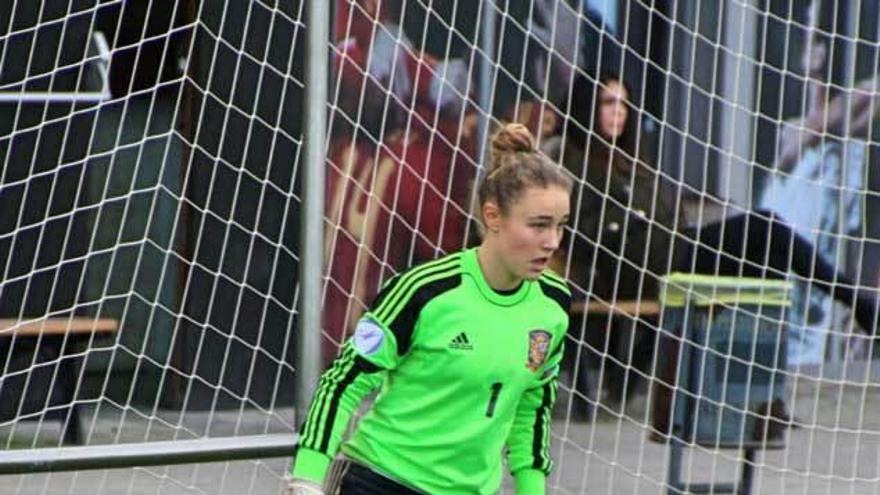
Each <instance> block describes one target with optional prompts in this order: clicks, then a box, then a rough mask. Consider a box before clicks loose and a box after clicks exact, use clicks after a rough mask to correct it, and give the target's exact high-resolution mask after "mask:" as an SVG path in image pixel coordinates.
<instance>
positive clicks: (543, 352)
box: [526, 330, 551, 371]
mask: <svg viewBox="0 0 880 495" xmlns="http://www.w3.org/2000/svg"><path fill="white" fill-rule="evenodd" d="M550 338H551V335H550V332H547V331H545V330H532V331H531V332H529V360H528V362H527V363H526V368H528V369H530V370H532V371H538V369H539V368H540V367H541V366H543V364H544V361H545V360H546V359H547V351H549V350H550Z"/></svg>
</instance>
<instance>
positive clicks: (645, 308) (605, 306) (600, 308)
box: [571, 299, 660, 318]
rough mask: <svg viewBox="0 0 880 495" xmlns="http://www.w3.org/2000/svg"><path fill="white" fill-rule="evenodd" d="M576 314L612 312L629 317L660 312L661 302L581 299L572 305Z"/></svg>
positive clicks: (655, 314)
mask: <svg viewBox="0 0 880 495" xmlns="http://www.w3.org/2000/svg"><path fill="white" fill-rule="evenodd" d="M571 312H572V313H574V314H589V315H593V314H612V315H614V316H626V317H629V318H635V317H640V316H641V317H644V316H650V317H655V316H658V315H659V314H660V303H659V302H658V301H652V300H635V301H631V300H626V301H613V302H612V301H599V300H596V299H594V300H591V301H589V302H587V301H579V302H576V303H573V304H572V305H571Z"/></svg>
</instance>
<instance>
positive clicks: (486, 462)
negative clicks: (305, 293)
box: [288, 124, 572, 495]
mask: <svg viewBox="0 0 880 495" xmlns="http://www.w3.org/2000/svg"><path fill="white" fill-rule="evenodd" d="M491 145H492V154H491V159H490V163H489V165H488V169H487V173H486V176H485V178H484V179H483V182H482V184H481V185H480V188H479V199H480V213H481V217H482V222H483V227H484V236H483V241H482V244H481V245H480V246H479V247H477V248H473V249H468V250H465V251H461V252H457V253H455V254H451V255H449V256H446V257H443V258H440V259H438V260H435V261H432V262H429V263H426V264H423V265H420V266H416V267H414V268H411V269H409V270H408V271H406V272H403V273H401V274H399V275H397V276H395V277H393V278H391V279H390V280H388V281H387V282H386V283H385V285H384V287H383V288H382V290H381V291H380V293H379V295H378V296H377V297H376V299H375V301H373V303H372V305H371V306H370V309H369V310H368V311H367V312H366V313H365V314H364V316H363V317H362V318H361V319H360V321H359V322H358V324H357V327H356V329H355V332H354V336H353V337H352V338H351V339H350V340H349V341H348V342H347V343H346V344H345V346H344V347H343V350H342V352H341V354H340V356H339V357H338V358H337V359H336V360H335V361H334V362H333V364H332V365H331V366H330V367H329V368H328V369H327V371H326V372H325V373H324V374H323V376H322V377H321V380H320V383H319V384H318V388H317V391H316V392H315V396H314V398H313V399H312V405H311V407H310V409H309V411H308V414H307V417H306V420H305V423H304V424H303V426H302V428H301V430H300V442H299V445H298V448H297V453H296V458H295V462H294V465H293V473H292V477H293V480H292V481H291V483H290V485H289V487H288V488H289V489H288V493H291V494H297V495H299V494H322V493H324V491H323V488H322V485H323V484H324V481H325V477H326V474H327V471H328V468H329V466H330V464H331V461H332V459H333V458H334V456H335V455H336V453H337V451H339V450H340V449H341V451H342V454H343V456H344V457H345V463H344V468H343V474H342V475H341V482H340V486H339V493H341V494H342V495H367V494H376V495H379V494H382V495H388V494H413V493H429V494H443V495H455V494H462V495H464V494H468V495H472V494H491V493H496V492H498V490H499V488H500V486H501V481H502V461H503V459H502V455H503V452H505V451H506V452H507V461H508V462H507V464H508V467H509V468H510V472H511V473H512V475H513V478H514V481H515V485H516V493H517V494H518V495H540V494H543V493H545V478H546V476H547V474H548V473H549V471H550V469H551V466H552V463H551V460H550V457H549V441H550V421H551V419H550V413H551V408H552V407H553V402H554V399H555V398H556V379H557V373H558V369H559V363H560V360H561V357H562V348H563V340H564V338H565V332H566V329H567V327H568V306H569V301H570V292H569V290H568V287H567V285H566V283H565V281H564V280H562V279H561V278H560V277H558V276H556V275H554V274H553V273H551V272H549V271H548V270H546V267H547V263H548V262H549V261H550V258H551V256H552V255H553V253H554V251H556V250H557V248H558V247H559V244H560V240H561V238H562V231H563V227H564V226H565V224H566V222H567V221H568V215H569V204H570V194H571V187H572V181H571V179H570V177H569V175H568V173H567V172H566V171H565V170H564V169H563V168H561V167H559V166H557V165H555V164H554V163H552V162H551V161H549V160H548V159H547V158H546V157H545V156H544V155H542V154H540V153H539V152H538V151H537V150H536V149H535V144H534V138H533V136H532V135H531V133H529V131H528V130H527V129H526V128H525V127H524V126H522V125H519V124H508V125H507V126H506V127H504V128H502V129H501V130H500V131H498V132H497V133H496V134H495V135H494V136H493V137H492V141H491ZM374 389H379V394H378V396H377V397H376V400H375V402H374V403H373V405H372V407H371V408H370V410H369V411H368V412H367V413H366V414H365V415H364V417H363V419H361V421H360V422H359V424H358V426H357V428H356V429H355V431H354V433H353V434H352V436H351V438H350V439H348V440H346V441H344V442H343V438H342V437H343V433H344V432H345V431H346V429H347V424H348V422H349V419H350V418H351V417H352V415H353V413H354V412H355V410H356V409H357V408H358V405H359V404H360V402H361V400H362V399H363V398H364V397H365V396H366V395H367V394H368V393H369V392H370V391H372V390H374ZM505 447H506V449H505Z"/></svg>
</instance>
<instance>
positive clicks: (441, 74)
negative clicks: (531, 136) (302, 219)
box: [323, 0, 477, 362]
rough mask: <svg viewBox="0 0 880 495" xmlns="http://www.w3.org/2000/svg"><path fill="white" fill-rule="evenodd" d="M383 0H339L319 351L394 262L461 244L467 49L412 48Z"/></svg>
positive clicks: (470, 135)
mask: <svg viewBox="0 0 880 495" xmlns="http://www.w3.org/2000/svg"><path fill="white" fill-rule="evenodd" d="M388 5H389V3H388V2H381V1H373V0H357V1H352V0H340V1H339V3H338V7H339V8H338V9H337V12H338V17H337V28H336V29H337V31H336V32H337V33H338V34H339V36H340V38H341V41H340V42H339V44H338V45H337V50H336V53H335V57H334V69H335V74H336V79H334V85H333V86H331V90H332V91H335V92H337V93H338V97H334V96H332V93H331V99H334V101H337V102H338V105H337V108H336V109H334V111H333V112H331V127H332V130H333V132H332V136H331V144H330V149H329V154H328V155H329V156H328V160H327V165H328V166H327V182H326V188H327V190H326V198H325V201H326V206H325V208H326V210H325V211H326V217H325V236H326V237H325V258H324V259H325V263H326V264H327V265H326V266H325V274H326V276H327V280H326V284H325V293H324V307H323V309H324V331H325V337H326V338H325V340H324V342H325V345H324V356H323V357H324V360H325V362H329V361H330V360H332V358H333V357H334V356H335V355H336V352H337V346H338V345H339V343H341V342H342V341H343V339H344V337H345V335H346V332H347V331H348V330H349V329H350V328H351V327H352V323H353V322H354V321H356V319H357V318H358V317H359V316H360V314H361V312H362V311H363V309H364V308H365V307H366V305H367V304H368V303H369V302H370V300H371V299H372V298H373V297H374V296H375V294H376V293H377V292H378V290H379V284H380V283H381V280H383V279H387V278H388V277H389V272H392V273H393V272H397V271H400V270H402V269H405V268H407V267H409V266H410V265H412V264H414V263H417V262H419V261H423V260H426V259H432V258H435V257H437V256H438V255H439V254H441V253H445V252H449V251H455V250H458V249H461V248H462V247H463V245H464V242H465V241H464V236H465V233H466V231H467V228H466V226H467V223H468V215H467V211H468V208H467V205H468V201H469V200H470V198H469V197H468V196H467V192H468V191H469V190H470V184H471V182H472V180H473V177H474V172H475V170H476V165H475V162H474V161H473V157H474V156H475V152H476V149H475V143H476V139H477V135H476V125H477V114H476V113H475V111H474V110H473V109H472V108H470V107H466V106H465V101H466V100H465V94H464V92H465V91H466V88H467V73H466V71H465V70H464V64H463V63H462V62H461V61H460V60H452V61H442V60H438V59H436V58H434V57H431V56H430V55H427V54H423V53H417V52H415V51H414V49H413V47H412V44H411V43H410V42H409V40H408V39H407V38H406V36H405V35H404V34H403V33H402V32H401V30H400V27H399V26H398V25H397V24H395V22H394V19H395V18H396V17H399V15H398V14H399V13H397V12H393V11H392V9H390V8H389V7H388Z"/></svg>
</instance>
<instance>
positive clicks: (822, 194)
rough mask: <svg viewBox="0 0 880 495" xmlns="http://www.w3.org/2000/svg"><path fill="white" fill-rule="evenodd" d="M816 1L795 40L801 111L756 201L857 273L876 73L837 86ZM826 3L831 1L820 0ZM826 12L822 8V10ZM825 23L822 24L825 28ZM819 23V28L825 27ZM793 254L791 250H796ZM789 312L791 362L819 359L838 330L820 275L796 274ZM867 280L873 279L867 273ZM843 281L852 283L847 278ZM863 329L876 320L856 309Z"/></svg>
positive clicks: (786, 127) (782, 136)
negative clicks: (803, 93)
mask: <svg viewBox="0 0 880 495" xmlns="http://www.w3.org/2000/svg"><path fill="white" fill-rule="evenodd" d="M821 4H822V2H818V1H815V2H813V3H812V4H811V5H810V6H809V7H808V20H807V23H806V26H805V31H804V35H803V39H802V40H801V57H800V61H801V67H802V70H803V73H804V76H805V83H804V84H805V90H806V93H807V94H806V98H805V99H804V100H803V102H804V108H803V114H802V115H800V116H798V117H795V118H791V119H789V120H786V121H785V122H784V123H783V125H782V128H781V130H780V133H779V146H778V152H779V156H778V159H777V160H776V162H775V170H774V171H773V174H772V176H771V177H770V180H769V182H768V184H767V186H766V187H765V189H764V191H763V194H762V195H761V198H760V200H759V206H760V207H761V208H765V209H768V210H772V211H773V212H774V213H775V215H776V216H777V217H779V218H780V219H781V220H782V221H784V222H786V223H787V224H789V225H791V227H792V228H793V229H794V230H795V231H796V232H797V233H798V234H800V236H802V237H803V238H804V239H805V240H806V241H807V242H809V243H810V244H813V245H815V248H816V249H815V251H817V255H818V256H819V257H821V258H822V259H823V261H824V262H826V263H827V262H829V261H833V262H834V263H836V264H838V265H839V266H838V267H837V268H838V269H840V271H842V272H849V273H851V274H854V276H856V277H858V276H859V271H861V260H859V259H851V258H853V257H858V256H860V254H859V253H861V252H862V249H861V246H860V245H857V244H855V242H858V243H862V242H864V241H861V240H860V241H855V242H850V241H849V240H848V239H853V238H859V237H863V232H864V229H865V227H866V225H865V215H864V213H865V212H864V203H865V177H866V170H865V167H866V163H867V143H866V141H865V138H867V137H868V133H869V132H870V130H871V127H872V125H871V124H872V123H873V121H874V118H875V116H876V114H877V111H878V109H880V101H877V77H876V76H873V77H871V78H870V79H867V80H863V81H860V82H858V83H856V84H855V85H854V87H852V88H841V87H840V86H837V87H835V86H834V85H832V84H831V81H832V79H833V78H832V64H830V63H829V57H828V54H829V53H831V51H832V47H833V46H834V43H835V42H834V41H833V40H832V37H831V35H830V32H829V31H830V30H833V26H832V25H829V24H828V22H830V17H831V16H823V15H820V9H822V7H823V6H822V5H821ZM824 7H825V8H826V9H831V11H829V12H830V13H831V14H833V9H834V8H835V7H834V5H831V4H830V3H828V2H825V5H824ZM829 12H825V13H826V14H827V13H829ZM823 25H824V26H823ZM823 27H824V28H823ZM795 254H796V253H795ZM801 275H802V278H800V279H799V281H798V283H797V284H796V289H795V291H794V293H793V308H792V310H791V311H790V312H789V316H790V319H791V321H792V323H794V325H795V328H797V329H798V331H797V332H792V333H791V336H792V337H791V338H790V342H789V364H791V365H798V364H807V363H821V362H823V361H824V359H825V355H826V352H825V343H826V337H827V335H828V332H829V330H831V329H841V327H842V326H843V321H842V320H841V319H840V318H839V316H838V315H839V314H840V313H835V312H834V311H833V304H832V301H831V298H829V294H828V293H827V292H823V291H816V290H810V288H811V285H810V284H811V283H813V284H816V283H817V281H816V280H814V279H815V278H816V277H819V274H817V275H816V276H813V275H811V274H810V273H801ZM870 278H871V280H869V281H868V284H870V285H873V284H875V283H876V280H873V279H875V278H876V276H870ZM845 280H847V282H846V283H848V284H849V283H855V282H854V281H850V280H849V279H845ZM856 316H857V321H858V322H859V324H860V325H861V326H862V327H863V328H865V329H866V330H869V331H870V330H872V329H873V327H874V322H873V321H872V319H871V318H869V316H868V315H865V314H862V315H861V316H859V314H858V313H857V315H856Z"/></svg>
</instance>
